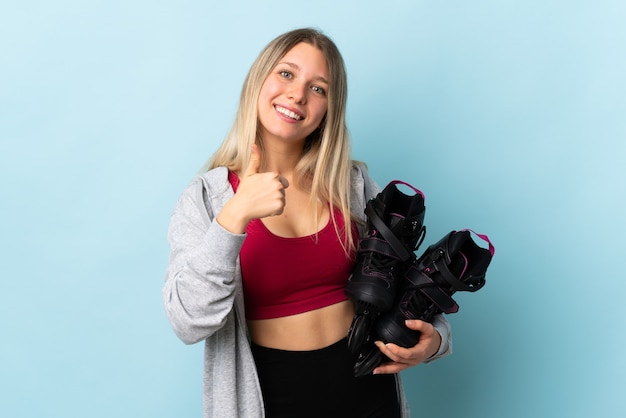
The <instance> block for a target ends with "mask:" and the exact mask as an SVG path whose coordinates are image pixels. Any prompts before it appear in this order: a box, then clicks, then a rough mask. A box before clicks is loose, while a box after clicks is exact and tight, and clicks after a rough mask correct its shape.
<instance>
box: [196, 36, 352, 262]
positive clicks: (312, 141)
mask: <svg viewBox="0 0 626 418" xmlns="http://www.w3.org/2000/svg"><path fill="white" fill-rule="evenodd" d="M301 42H305V43H307V44H310V45H312V46H314V47H316V48H318V49H319V50H320V51H321V52H322V53H323V54H324V57H325V58H326V62H327V64H328V76H329V80H328V82H329V87H328V96H327V97H328V110H327V112H326V115H325V116H324V119H323V121H322V123H321V125H320V127H319V128H318V129H316V130H315V131H313V132H312V133H311V134H310V135H309V136H308V137H307V139H306V141H305V146H304V149H303V152H302V156H301V158H300V161H299V162H298V164H297V166H296V170H295V175H294V181H295V182H296V183H297V184H298V186H300V187H307V185H308V184H310V193H311V198H312V199H320V200H321V201H322V202H328V204H329V205H330V207H331V208H333V207H334V208H337V209H338V210H339V211H340V212H341V215H342V217H343V219H344V220H345V225H346V227H345V228H343V230H341V231H340V230H339V228H338V227H337V223H336V219H335V216H334V211H333V210H332V209H331V211H330V215H331V219H332V222H333V224H334V226H335V231H336V233H337V235H338V237H339V238H340V242H342V244H343V246H344V249H345V250H346V253H348V252H349V250H353V249H354V248H355V247H356V243H355V242H354V240H353V237H352V233H351V229H350V220H351V219H352V216H351V211H350V171H351V167H352V161H351V159H350V139H349V134H348V129H347V127H346V122H345V112H346V100H347V94H348V85H347V84H348V83H347V77H346V71H345V65H344V62H343V58H342V57H341V54H340V52H339V50H338V49H337V46H336V45H335V44H334V42H333V41H332V40H331V39H330V38H329V37H327V36H326V35H324V34H322V33H321V32H320V31H318V30H315V29H311V28H302V29H296V30H293V31H290V32H287V33H285V34H282V35H280V36H278V37H277V38H275V39H274V40H272V41H271V42H270V43H269V44H268V45H267V46H266V47H265V48H264V49H263V50H262V51H261V53H260V54H259V56H258V57H257V58H256V60H255V61H254V63H253V64H252V66H251V67H250V71H249V72H248V75H247V76H246V79H245V81H244V83H243V87H242V89H241V96H240V99H239V109H238V110H237V114H236V116H235V120H234V122H233V125H232V127H231V129H230V132H229V133H228V134H227V136H226V138H225V139H224V142H223V143H222V145H221V146H220V148H219V149H218V150H217V151H216V152H215V154H214V155H213V156H212V157H211V158H210V159H209V161H208V162H207V163H206V164H205V166H204V169H212V168H215V167H218V166H225V167H227V168H228V169H230V170H233V171H242V170H243V169H244V168H245V167H247V165H248V162H249V160H250V154H251V151H250V149H251V147H252V144H253V143H257V144H258V145H259V147H260V149H261V151H262V150H263V142H262V140H261V137H260V133H259V132H260V131H259V124H258V117H257V113H258V107H257V102H258V99H259V93H260V91H261V87H262V85H263V83H264V82H265V79H266V78H267V77H268V75H269V74H270V72H271V71H272V70H273V69H274V67H275V66H276V65H277V64H278V62H279V60H280V59H281V58H282V57H284V56H285V54H287V52H289V51H290V50H291V49H292V48H293V47H294V46H296V45H297V44H299V43H301ZM309 182H310V183H309Z"/></svg>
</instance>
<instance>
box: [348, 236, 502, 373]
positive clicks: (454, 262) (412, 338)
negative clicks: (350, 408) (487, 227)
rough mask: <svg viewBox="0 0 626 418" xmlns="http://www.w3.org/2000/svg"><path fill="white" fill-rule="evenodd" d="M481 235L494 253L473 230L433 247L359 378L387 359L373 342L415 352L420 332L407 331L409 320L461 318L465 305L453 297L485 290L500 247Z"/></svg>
mask: <svg viewBox="0 0 626 418" xmlns="http://www.w3.org/2000/svg"><path fill="white" fill-rule="evenodd" d="M477 235H478V236H479V237H480V238H481V239H484V240H485V241H486V242H487V243H488V244H489V249H485V248H481V247H479V246H478V245H477V244H476V243H475V242H474V240H473V239H472V237H471V234H470V231H469V230H463V231H458V232H457V231H452V232H450V233H449V234H447V235H446V236H445V237H444V238H442V239H441V240H440V241H439V242H437V243H436V244H434V245H431V246H430V247H428V249H427V250H426V251H425V252H424V254H423V255H422V256H421V257H420V258H419V259H418V260H416V261H415V263H414V264H413V265H412V266H411V267H410V268H409V269H408V270H407V271H406V273H405V275H404V277H403V279H402V281H401V283H400V285H399V289H398V290H399V291H398V298H397V299H396V302H395V304H394V307H393V309H392V310H390V311H389V312H387V313H383V314H381V315H380V316H379V318H378V319H377V321H376V324H375V326H374V332H373V335H372V338H371V339H370V340H371V341H372V343H371V344H368V346H367V347H365V349H364V350H363V352H362V354H361V355H360V356H359V358H358V360H357V362H356V364H355V366H354V374H355V376H364V375H367V374H370V373H371V372H372V370H374V368H376V367H377V366H378V365H379V364H380V363H381V362H382V361H383V359H384V358H385V357H384V355H383V354H382V353H381V352H380V350H379V349H378V348H377V347H376V346H375V345H374V344H373V340H375V339H377V340H381V341H383V342H385V343H388V342H392V343H395V344H397V345H399V346H401V347H407V348H408V347H413V346H414V345H415V344H417V342H418V341H419V338H420V332H418V331H413V330H411V329H409V328H407V327H406V325H405V320H407V319H420V320H422V321H426V322H431V321H432V319H433V316H435V315H436V314H439V313H446V314H452V313H456V312H458V310H459V306H458V304H457V303H456V302H455V301H454V300H453V299H452V297H451V296H452V294H454V293H455V292H457V291H466V292H475V291H477V290H479V289H481V288H482V287H483V286H484V285H485V273H486V271H487V267H488V266H489V264H490V262H491V259H492V257H493V255H494V253H495V248H494V247H493V245H492V244H491V242H490V241H489V238H487V236H485V235H479V234H477Z"/></svg>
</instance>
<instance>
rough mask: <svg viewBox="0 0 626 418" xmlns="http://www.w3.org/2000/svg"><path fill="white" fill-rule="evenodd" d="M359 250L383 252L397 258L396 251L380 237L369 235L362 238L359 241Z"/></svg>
mask: <svg viewBox="0 0 626 418" xmlns="http://www.w3.org/2000/svg"><path fill="white" fill-rule="evenodd" d="M359 251H371V252H374V253H378V254H383V255H384V256H387V257H389V258H395V259H397V258H398V254H397V252H396V251H395V250H394V248H393V247H392V246H391V245H390V244H389V242H387V241H385V240H384V239H382V238H376V237H369V238H363V239H362V240H361V242H360V246H359Z"/></svg>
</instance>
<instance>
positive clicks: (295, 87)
mask: <svg viewBox="0 0 626 418" xmlns="http://www.w3.org/2000/svg"><path fill="white" fill-rule="evenodd" d="M306 93H307V86H306V85H305V83H295V82H294V83H292V84H291V86H290V88H289V91H288V92H287V97H288V98H290V99H292V100H293V101H294V102H296V103H299V104H304V103H306Z"/></svg>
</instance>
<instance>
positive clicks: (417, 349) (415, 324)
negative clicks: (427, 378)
mask: <svg viewBox="0 0 626 418" xmlns="http://www.w3.org/2000/svg"><path fill="white" fill-rule="evenodd" d="M406 326H407V328H409V329H412V330H415V331H419V332H420V333H421V335H420V339H419V341H418V343H417V344H416V345H414V346H413V347H410V348H403V347H400V346H399V345H396V344H393V343H388V344H385V343H383V342H382V341H376V346H377V347H378V348H379V349H380V351H381V352H382V353H383V354H384V355H386V356H387V357H388V358H389V359H390V360H391V362H387V363H382V364H381V365H380V366H378V367H376V368H375V369H374V371H373V373H374V374H388V373H398V372H400V371H402V370H404V369H407V368H409V367H412V366H417V365H418V364H420V363H421V362H422V361H424V360H425V359H427V358H429V357H431V356H433V355H434V354H435V353H436V352H437V351H438V350H439V346H440V345H441V335H439V331H437V330H436V329H435V327H433V326H432V324H429V323H428V322H424V321H420V320H417V319H414V320H407V321H406Z"/></svg>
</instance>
